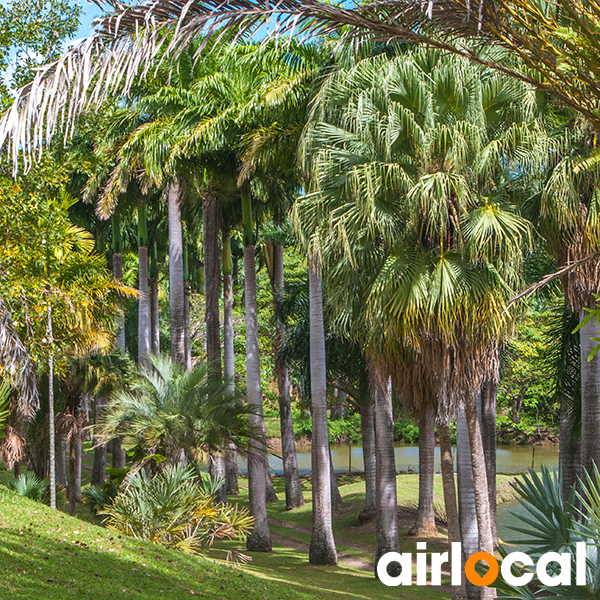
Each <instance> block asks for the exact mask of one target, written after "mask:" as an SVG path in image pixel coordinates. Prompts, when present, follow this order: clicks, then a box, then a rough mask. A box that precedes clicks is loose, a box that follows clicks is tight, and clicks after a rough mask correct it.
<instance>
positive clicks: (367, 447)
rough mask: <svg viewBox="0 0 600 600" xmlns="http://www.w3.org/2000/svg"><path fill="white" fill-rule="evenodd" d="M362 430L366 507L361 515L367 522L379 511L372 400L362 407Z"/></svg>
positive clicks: (364, 403)
mask: <svg viewBox="0 0 600 600" xmlns="http://www.w3.org/2000/svg"><path fill="white" fill-rule="evenodd" d="M360 429H361V435H362V447H363V462H364V465H365V507H364V509H363V512H362V513H361V515H362V518H361V517H360V516H359V519H362V520H367V519H370V518H371V517H373V516H374V515H375V511H376V510H377V489H376V486H377V483H376V471H377V458H376V453H375V412H374V410H373V402H372V401H371V399H369V400H367V401H365V402H363V403H362V404H361V405H360Z"/></svg>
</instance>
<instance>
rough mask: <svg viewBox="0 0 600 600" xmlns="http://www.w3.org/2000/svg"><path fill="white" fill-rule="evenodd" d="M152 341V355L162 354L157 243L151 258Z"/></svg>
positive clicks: (153, 246) (153, 245)
mask: <svg viewBox="0 0 600 600" xmlns="http://www.w3.org/2000/svg"><path fill="white" fill-rule="evenodd" d="M150 339H151V347H152V354H160V312H159V307H158V257H157V250H156V242H154V243H153V244H152V246H151V256H150Z"/></svg>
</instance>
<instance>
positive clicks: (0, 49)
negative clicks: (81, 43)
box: [0, 0, 81, 107]
mask: <svg viewBox="0 0 600 600" xmlns="http://www.w3.org/2000/svg"><path fill="white" fill-rule="evenodd" d="M80 16H81V6H79V5H77V4H74V3H73V2H71V1H69V0H41V1H40V0H12V1H11V2H8V3H5V4H3V5H2V6H1V7H0V32H1V34H0V72H2V74H3V76H4V77H3V80H2V83H0V101H1V103H2V104H3V105H4V107H6V106H8V105H9V104H10V102H12V96H11V94H10V90H9V86H10V88H13V89H14V88H19V87H21V86H23V85H25V84H27V83H28V82H29V81H31V79H33V77H34V75H35V69H36V68H37V67H39V66H40V65H42V64H44V63H46V62H49V61H53V60H56V59H58V58H59V57H60V55H61V54H62V53H63V52H64V50H65V48H64V42H65V40H67V39H70V38H73V37H74V35H75V33H76V32H77V29H78V27H79V20H80ZM7 80H8V83H9V86H7Z"/></svg>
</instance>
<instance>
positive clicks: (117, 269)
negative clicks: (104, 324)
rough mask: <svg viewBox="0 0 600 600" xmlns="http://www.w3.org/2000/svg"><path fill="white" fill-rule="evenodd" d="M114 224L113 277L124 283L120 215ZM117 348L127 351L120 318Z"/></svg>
mask: <svg viewBox="0 0 600 600" xmlns="http://www.w3.org/2000/svg"><path fill="white" fill-rule="evenodd" d="M111 223H112V237H113V239H112V249H113V256H112V261H113V275H114V277H115V279H117V280H119V281H123V254H122V242H121V221H120V219H119V215H118V213H115V214H114V215H113V216H112V218H111ZM116 345H117V348H119V349H120V350H123V352H124V351H125V319H124V318H123V317H120V318H119V325H118V333H117V340H116Z"/></svg>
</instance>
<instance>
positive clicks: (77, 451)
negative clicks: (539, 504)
mask: <svg viewBox="0 0 600 600" xmlns="http://www.w3.org/2000/svg"><path fill="white" fill-rule="evenodd" d="M81 441H82V440H81V435H79V436H77V438H76V439H75V442H74V444H75V485H74V486H73V487H74V490H75V500H76V501H77V502H81V501H82V500H83V494H82V493H81V468H82V466H81V463H82V458H83V456H82V454H83V448H82V446H81ZM70 475H71V473H69V476H70Z"/></svg>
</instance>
